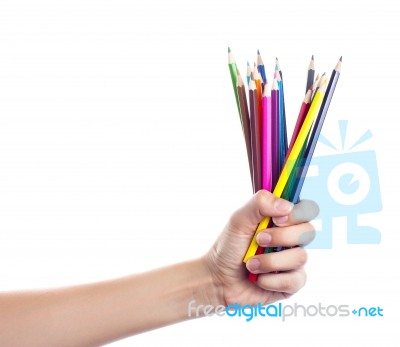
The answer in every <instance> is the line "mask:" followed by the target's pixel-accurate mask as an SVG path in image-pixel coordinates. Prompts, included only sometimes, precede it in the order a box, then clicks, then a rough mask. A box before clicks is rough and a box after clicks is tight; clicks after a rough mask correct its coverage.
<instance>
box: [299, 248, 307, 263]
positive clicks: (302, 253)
mask: <svg viewBox="0 0 400 347" xmlns="http://www.w3.org/2000/svg"><path fill="white" fill-rule="evenodd" d="M307 259H308V254H307V252H306V250H305V249H304V248H302V247H298V250H297V263H298V266H303V265H304V264H305V263H307Z"/></svg>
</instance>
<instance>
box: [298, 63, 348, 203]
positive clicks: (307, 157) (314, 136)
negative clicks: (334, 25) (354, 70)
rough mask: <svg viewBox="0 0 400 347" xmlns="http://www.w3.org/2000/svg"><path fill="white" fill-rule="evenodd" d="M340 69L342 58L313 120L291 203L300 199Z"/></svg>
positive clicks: (333, 72)
mask: <svg viewBox="0 0 400 347" xmlns="http://www.w3.org/2000/svg"><path fill="white" fill-rule="evenodd" d="M341 67H342V57H340V59H339V61H338V63H337V64H336V66H335V68H334V70H333V71H332V74H331V77H330V79H329V83H328V86H327V88H326V93H325V96H324V99H323V101H322V105H321V108H320V110H319V112H318V116H317V118H316V120H315V124H314V127H313V129H312V132H311V136H310V140H309V142H308V144H307V148H306V151H305V153H304V160H303V161H302V164H301V167H300V169H299V174H298V177H299V178H298V182H297V183H296V186H295V189H294V190H293V192H292V196H291V200H292V201H293V202H296V203H297V202H298V200H299V198H300V192H301V189H302V188H303V184H304V180H305V178H306V175H307V170H308V167H309V165H310V162H311V159H312V156H313V154H314V150H315V147H316V146H317V142H318V138H319V134H320V133H321V129H322V126H323V125H324V121H325V117H326V114H327V112H328V109H329V105H330V103H331V100H332V96H333V93H334V92H335V88H336V85H337V82H338V80H339V77H340V72H341ZM320 88H321V87H320Z"/></svg>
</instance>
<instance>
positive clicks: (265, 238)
mask: <svg viewBox="0 0 400 347" xmlns="http://www.w3.org/2000/svg"><path fill="white" fill-rule="evenodd" d="M271 239H272V237H271V234H270V233H259V234H258V235H257V243H258V244H259V245H260V246H267V245H269V243H270V242H271Z"/></svg>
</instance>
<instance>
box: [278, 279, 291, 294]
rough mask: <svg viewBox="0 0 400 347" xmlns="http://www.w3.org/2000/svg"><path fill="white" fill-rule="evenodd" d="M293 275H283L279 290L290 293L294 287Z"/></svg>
mask: <svg viewBox="0 0 400 347" xmlns="http://www.w3.org/2000/svg"><path fill="white" fill-rule="evenodd" d="M293 277H294V276H293V275H290V276H285V277H283V278H282V279H281V285H280V287H281V291H282V292H285V293H290V292H292V291H293V288H294V278H293Z"/></svg>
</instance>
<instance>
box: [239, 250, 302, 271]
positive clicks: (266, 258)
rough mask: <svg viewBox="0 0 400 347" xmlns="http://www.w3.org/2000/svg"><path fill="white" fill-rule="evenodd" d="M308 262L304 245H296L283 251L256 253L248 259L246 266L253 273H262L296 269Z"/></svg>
mask: <svg viewBox="0 0 400 347" xmlns="http://www.w3.org/2000/svg"><path fill="white" fill-rule="evenodd" d="M306 262H307V252H306V251H305V250H304V249H303V248H302V247H296V248H291V249H286V250H284V251H281V252H274V253H267V254H260V255H256V256H254V257H252V258H250V259H249V260H248V261H247V263H246V267H247V270H249V271H250V272H251V273H254V274H262V273H270V272H276V271H291V270H296V269H299V268H301V267H302V266H304V264H305V263H306Z"/></svg>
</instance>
